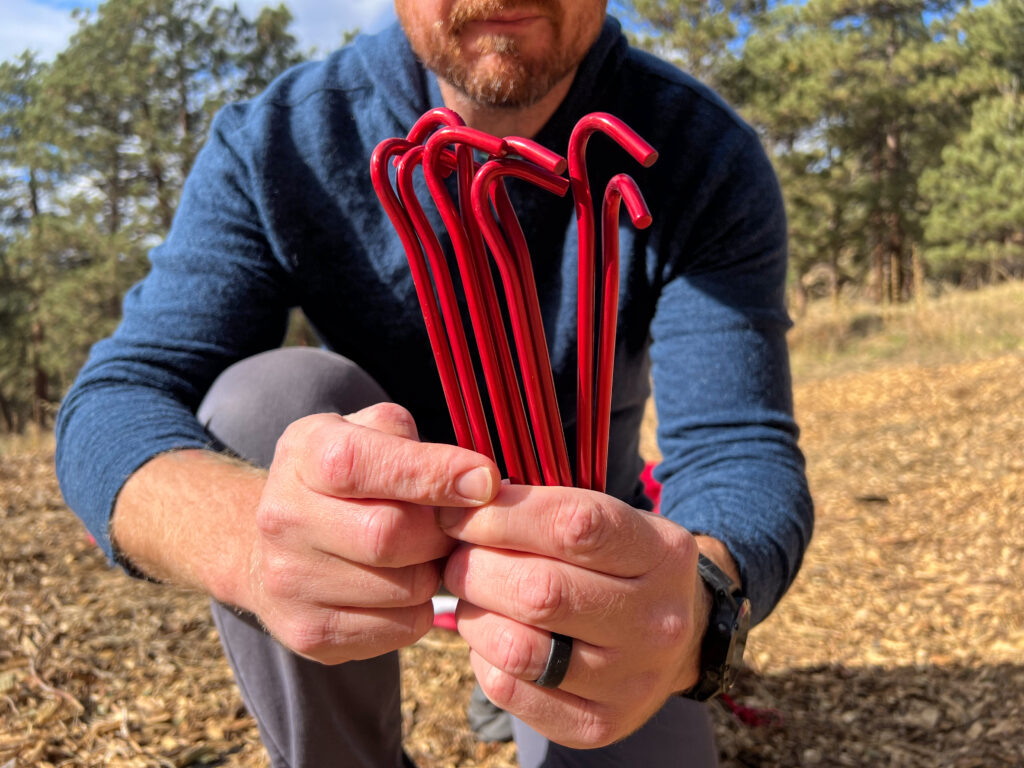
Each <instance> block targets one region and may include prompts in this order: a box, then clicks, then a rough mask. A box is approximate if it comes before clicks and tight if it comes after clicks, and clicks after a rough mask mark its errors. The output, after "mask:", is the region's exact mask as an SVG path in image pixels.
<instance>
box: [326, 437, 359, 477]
mask: <svg viewBox="0 0 1024 768" xmlns="http://www.w3.org/2000/svg"><path fill="white" fill-rule="evenodd" d="M361 465H362V451H361V450H360V445H359V441H358V440H357V439H355V436H354V435H353V434H352V432H351V431H346V432H344V433H341V434H338V435H335V436H334V437H333V439H331V440H329V441H327V445H326V447H325V448H324V449H323V452H322V453H321V454H320V475H321V477H323V478H324V479H325V480H326V481H327V482H328V483H329V484H330V485H331V486H332V487H335V488H355V487H358V484H359V470H360V468H361Z"/></svg>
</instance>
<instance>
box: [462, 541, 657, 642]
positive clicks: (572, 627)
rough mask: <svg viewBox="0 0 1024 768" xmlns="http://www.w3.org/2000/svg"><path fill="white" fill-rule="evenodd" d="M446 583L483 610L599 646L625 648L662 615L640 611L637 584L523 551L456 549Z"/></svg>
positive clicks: (463, 547) (635, 581) (640, 604)
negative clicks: (623, 646) (630, 640)
mask: <svg viewBox="0 0 1024 768" xmlns="http://www.w3.org/2000/svg"><path fill="white" fill-rule="evenodd" d="M444 583H445V586H447V587H448V589H449V590H451V592H452V594H453V595H455V596H456V597H458V598H459V599H461V600H465V601H467V602H469V603H472V604H473V605H477V606H479V607H481V608H483V609H485V610H488V611H493V612H495V613H500V614H501V615H503V616H506V617H508V618H510V619H513V620H515V621H518V622H520V623H523V624H527V625H529V626H531V627H539V628H541V629H544V630H548V631H550V632H560V633H561V634H563V635H569V636H570V637H575V638H580V639H582V640H583V641H585V642H587V643H591V644H592V645H597V646H601V647H610V648H614V647H619V646H621V645H623V644H624V643H626V642H628V640H629V638H632V637H635V634H636V633H642V632H644V631H647V630H649V629H651V627H649V626H647V625H648V624H649V623H653V622H654V621H655V619H654V617H655V616H657V615H660V613H658V612H654V611H644V610H643V609H642V607H641V606H642V605H643V602H644V601H642V600H641V599H640V591H641V588H642V586H643V585H642V584H641V583H640V582H639V581H638V580H634V579H619V578H616V577H614V576H607V575H605V574H602V573H598V572H596V571H590V570H586V569H584V568H579V567H577V566H574V565H570V564H569V563H563V562H561V561H558V560H553V559H551V558H548V557H538V556H536V555H530V554H524V553H522V552H512V551H508V550H499V549H488V548H486V547H478V546H467V545H460V546H458V547H456V548H455V550H453V552H452V554H451V555H450V556H449V557H448V561H447V563H446V565H445V572H444ZM645 614H649V615H645Z"/></svg>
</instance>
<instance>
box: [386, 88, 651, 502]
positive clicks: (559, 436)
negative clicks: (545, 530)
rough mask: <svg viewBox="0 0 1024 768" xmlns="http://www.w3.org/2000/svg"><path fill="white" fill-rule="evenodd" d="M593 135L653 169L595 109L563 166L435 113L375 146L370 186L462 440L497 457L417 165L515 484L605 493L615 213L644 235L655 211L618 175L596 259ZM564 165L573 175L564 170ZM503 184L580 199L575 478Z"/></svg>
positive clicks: (643, 147)
mask: <svg viewBox="0 0 1024 768" xmlns="http://www.w3.org/2000/svg"><path fill="white" fill-rule="evenodd" d="M598 131H600V132H602V133H604V134H606V135H607V136H609V137H610V138H611V139H612V140H614V141H615V142H616V143H618V144H619V145H620V146H621V147H622V148H623V149H625V150H626V152H628V153H629V154H630V155H631V156H632V157H633V158H634V159H635V160H636V161H637V162H638V163H640V164H641V165H642V166H644V167H645V168H646V167H650V166H651V165H652V164H653V163H654V161H655V160H657V157H658V153H657V152H655V150H654V149H653V147H651V146H650V145H649V144H648V143H647V142H645V141H644V140H643V139H642V138H640V136H638V135H637V134H636V133H635V132H634V131H633V130H632V129H631V128H629V126H627V125H626V124H625V123H623V122H622V121H621V120H619V119H618V118H616V117H614V116H612V115H609V114H606V113H602V112H595V113H593V114H590V115H586V116H585V117H583V118H582V119H581V120H580V121H579V123H577V124H576V127H575V128H574V129H573V132H572V136H571V138H570V140H569V153H568V154H569V157H568V160H566V158H564V157H561V156H560V155H557V154H555V153H554V152H552V151H550V150H548V149H546V148H544V147H542V146H541V145H539V144H537V143H536V142H534V141H531V140H529V139H524V138H520V137H516V136H506V137H505V138H497V137H495V136H491V135H489V134H486V133H483V132H481V131H478V130H475V129H473V128H469V127H468V126H466V125H465V124H464V123H463V121H462V119H461V118H460V117H459V116H458V115H457V114H456V113H455V112H453V111H451V110H449V109H443V108H439V109H433V110H430V111H429V112H427V113H426V114H425V115H423V117H421V118H420V119H419V120H418V121H417V122H416V124H415V125H414V126H413V128H412V130H411V131H410V132H409V135H408V136H407V137H406V138H404V139H400V138H393V139H385V140H384V141H382V142H381V143H380V144H378V145H377V147H376V149H375V150H374V152H373V156H372V159H371V161H370V170H371V178H372V180H373V187H374V189H375V190H376V192H377V196H378V197H379V198H380V201H381V204H382V205H383V206H384V209H385V211H386V212H387V214H388V217H389V218H390V219H391V222H392V224H393V225H394V227H395V229H396V230H397V232H398V235H399V237H400V238H401V241H402V245H403V247H404V248H405V252H406V256H407V257H408V260H409V268H410V270H411V272H412V277H413V282H414V284H415V286H416V295H417V298H418V299H419V303H420V308H421V310H422V312H423V320H424V322H425V323H426V327H427V335H428V337H429V339H430V345H431V349H432V351H433V353H434V359H435V360H436V362H437V369H438V373H439V374H440V378H441V386H442V388H443V390H444V396H445V400H446V402H447V404H448V411H449V413H450V414H451V419H452V425H453V427H454V429H455V437H456V440H457V441H458V444H459V445H460V446H462V447H464V448H469V449H471V450H475V451H478V452H479V453H482V454H485V455H487V456H489V457H490V458H492V459H493V458H494V457H495V452H494V448H493V446H492V444H491V437H490V432H489V430H488V425H487V417H486V415H485V411H484V406H483V400H482V398H481V394H480V391H479V387H478V386H477V378H476V374H475V369H474V362H473V355H472V354H471V352H470V348H469V341H468V337H467V333H466V330H465V328H463V325H462V319H461V317H460V314H459V305H458V300H457V296H456V292H455V291H456V289H455V284H454V282H453V280H452V276H451V274H450V272H449V270H448V264H447V261H446V259H445V255H444V251H443V249H442V247H441V243H440V241H439V239H438V237H437V234H436V233H435V232H434V231H433V228H432V227H431V225H430V222H429V220H428V218H427V216H426V214H425V213H424V210H423V207H422V205H421V204H420V202H419V200H418V199H417V198H416V194H415V191H414V187H413V174H414V172H415V170H416V168H417V167H422V169H423V174H424V177H425V179H426V182H427V188H428V189H429V190H430V195H431V198H432V199H433V201H434V204H435V205H436V206H437V209H438V211H439V213H440V214H441V219H442V221H443V222H444V226H445V228H446V230H447V232H448V236H449V238H450V240H451V243H452V248H453V250H454V254H455V261H456V264H457V266H458V271H459V280H460V283H461V286H462V290H463V292H464V295H465V297H466V305H467V307H468V310H469V317H470V323H471V327H472V336H473V338H474V339H475V342H476V350H477V357H478V359H479V361H480V366H481V370H482V372H483V379H484V382H485V385H486V388H487V396H488V399H489V401H490V403H491V409H492V414H493V417H494V423H495V427H496V429H497V434H498V440H499V442H500V445H501V455H502V457H503V458H504V461H505V468H506V471H507V473H508V476H509V479H510V480H511V481H512V482H513V483H526V484H529V485H566V486H571V485H576V486H578V487H580V488H592V489H595V490H599V491H603V490H604V486H605V478H606V474H607V463H608V431H609V424H610V418H611V390H612V373H613V370H612V366H613V362H614V350H615V327H616V320H617V316H618V296H619V239H618V219H619V206H620V203H625V206H626V211H627V212H628V213H629V215H630V218H631V220H632V222H633V225H634V226H636V227H637V228H640V229H643V228H645V227H648V226H650V223H651V215H650V212H649V211H648V209H647V205H646V203H645V202H644V199H643V195H641V194H640V190H639V188H638V187H637V185H636V182H635V181H634V180H633V179H632V178H631V177H630V176H628V175H626V174H618V175H616V176H614V177H613V178H612V179H611V180H610V181H609V183H608V185H607V187H606V188H605V191H604V197H603V202H602V210H601V227H602V229H601V232H602V254H601V263H600V265H598V264H597V263H596V257H595V245H594V243H595V239H596V235H595V226H596V224H595V221H596V215H595V213H594V204H593V199H592V196H591V193H590V185H589V180H588V178H587V168H586V148H587V142H588V140H589V138H590V136H591V135H592V134H594V133H595V132H598ZM474 151H478V152H481V153H483V154H485V155H487V156H488V159H487V161H486V162H483V163H478V162H476V161H475V159H474ZM392 163H394V165H395V167H396V174H395V183H394V185H392V181H391V176H390V173H389V166H390V165H391V164H392ZM566 171H568V179H566V178H565V177H564V176H563V175H562V174H564V173H566ZM452 173H455V174H456V182H457V189H458V201H457V202H456V201H455V200H453V199H452V196H451V195H450V194H449V192H448V188H447V186H446V184H445V179H446V178H447V177H448V176H449V175H451V174H452ZM506 176H511V177H514V178H518V179H522V180H524V181H527V182H529V183H531V184H534V185H536V186H538V187H540V188H541V189H543V190H546V191H548V192H551V193H553V194H556V195H559V196H564V195H565V194H566V193H567V192H569V191H570V189H571V190H572V194H573V199H574V203H575V210H576V222H577V227H578V230H579V237H578V240H579V276H578V284H577V287H578V329H577V331H578V340H577V350H578V352H577V354H578V360H579V367H578V373H577V392H576V397H577V413H576V419H577V430H576V434H577V445H576V482H575V483H574V482H573V477H572V472H571V470H570V464H569V454H568V450H567V448H566V442H565V435H564V433H563V431H562V420H561V416H560V414H559V409H558V401H557V398H556V395H555V384H554V377H553V375H552V371H551V363H550V360H549V358H548V348H547V341H546V339H545V337H544V327H543V324H542V322H541V312H540V305H539V302H538V299H537V290H536V286H535V284H534V277H533V266H532V263H531V261H530V254H529V252H528V251H527V245H526V238H525V236H524V234H523V230H522V228H521V227H520V225H519V221H518V219H517V218H516V213H515V211H514V210H513V208H512V203H511V201H510V199H509V197H508V193H507V192H506V190H505V186H504V181H503V179H504V177H506ZM488 254H490V257H491V258H493V259H494V262H495V264H496V265H497V268H498V273H499V274H500V276H501V282H502V287H503V289H504V296H505V303H504V306H505V308H506V311H507V313H508V317H509V321H510V325H511V327H512V335H513V337H514V343H515V353H516V356H517V360H518V363H519V371H520V372H521V374H522V377H521V381H520V379H519V377H518V376H517V374H516V367H515V365H514V362H513V358H512V351H511V348H510V346H509V342H508V338H507V337H506V334H505V325H504V321H503V315H502V305H501V303H500V302H499V298H498V293H497V290H496V289H495V286H494V281H493V279H492V278H491V269H490V265H489V262H488ZM598 268H600V269H601V274H602V280H601V285H602V290H601V297H600V302H599V303H600V310H601V312H600V326H599V328H598V329H597V334H598V336H597V352H596V359H595V352H594V346H595V345H594V339H595V335H594V334H595V319H594V307H595V303H597V302H595V297H594V289H595V282H596V281H595V271H596V270H597V269H598ZM595 380H596V392H595ZM524 393H525V399H526V406H527V407H526V408H524V406H523V394H524ZM527 409H528V411H529V417H527Z"/></svg>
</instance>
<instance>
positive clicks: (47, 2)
mask: <svg viewBox="0 0 1024 768" xmlns="http://www.w3.org/2000/svg"><path fill="white" fill-rule="evenodd" d="M237 2H238V5H239V7H240V8H241V9H242V10H243V11H244V12H245V13H246V14H247V15H249V16H254V15H255V14H256V12H258V10H259V8H260V7H261V6H263V5H278V3H279V2H280V0H270V2H266V0H237ZM285 4H286V5H287V6H288V8H290V9H291V12H292V14H293V15H294V16H295V21H293V22H292V29H291V31H292V34H294V35H295V36H296V37H297V38H298V40H299V45H300V46H301V47H302V48H310V47H313V46H316V47H317V48H318V49H319V50H320V51H321V52H325V51H328V50H330V49H332V48H334V47H336V46H337V45H338V44H339V43H340V42H341V38H342V34H343V33H344V32H345V31H346V30H348V29H354V28H355V27H359V28H360V29H363V30H364V31H373V30H375V29H379V28H380V27H382V26H384V25H385V24H386V23H387V22H388V21H389V20H390V19H391V18H392V17H393V15H394V11H393V3H392V0H285ZM97 5H98V0H0V61H5V60H7V59H10V58H13V57H14V56H17V55H18V54H19V53H21V52H22V51H24V50H25V49H26V48H29V49H32V50H34V51H36V52H37V53H38V54H39V55H40V56H41V57H42V58H44V59H51V58H53V56H54V55H56V54H57V53H58V52H59V51H60V50H61V49H62V48H63V47H64V46H65V45H66V44H67V41H68V38H69V37H71V34H72V33H73V32H74V31H75V28H76V23H75V21H74V20H73V19H72V18H71V11H72V10H74V9H75V8H95V7H96V6H97Z"/></svg>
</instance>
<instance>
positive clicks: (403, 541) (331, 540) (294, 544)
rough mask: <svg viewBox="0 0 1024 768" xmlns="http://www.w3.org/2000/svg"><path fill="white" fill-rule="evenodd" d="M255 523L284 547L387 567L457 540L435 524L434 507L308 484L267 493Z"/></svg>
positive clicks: (417, 559)
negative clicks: (330, 492) (349, 495)
mask: <svg viewBox="0 0 1024 768" xmlns="http://www.w3.org/2000/svg"><path fill="white" fill-rule="evenodd" d="M296 499H298V500H296ZM256 524H257V526H258V528H259V531H260V534H261V535H262V536H263V537H264V538H265V539H267V540H268V541H269V542H272V543H274V544H277V545H279V546H281V547H289V548H291V549H292V550H293V551H303V550H310V549H312V550H317V551H320V552H323V553H325V554H328V555H333V556H336V557H340V558H343V559H345V560H350V561H353V562H358V563H363V564H365V565H372V566H378V567H387V568H400V567H402V566H407V565H413V564H415V563H424V562H428V561H430V560H436V559H437V558H439V557H444V556H445V555H447V554H448V553H449V552H450V551H451V549H452V546H453V543H454V542H453V541H452V539H451V538H449V537H448V536H446V535H445V534H444V532H443V531H441V530H440V529H439V528H438V527H437V521H436V518H435V515H434V510H433V509H432V508H430V507H424V506H421V505H416V504H407V503H399V502H387V501H376V500H374V501H365V500H360V499H354V500H348V499H336V498H333V497H330V496H324V495H321V494H316V493H311V492H309V491H308V490H305V489H304V490H303V491H302V492H300V494H299V495H298V496H295V495H292V494H291V493H287V492H281V493H275V494H267V495H265V496H264V498H263V499H262V500H261V502H260V506H259V508H258V510H257V514H256Z"/></svg>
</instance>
